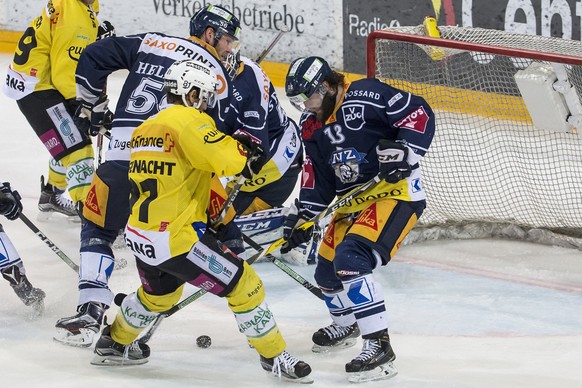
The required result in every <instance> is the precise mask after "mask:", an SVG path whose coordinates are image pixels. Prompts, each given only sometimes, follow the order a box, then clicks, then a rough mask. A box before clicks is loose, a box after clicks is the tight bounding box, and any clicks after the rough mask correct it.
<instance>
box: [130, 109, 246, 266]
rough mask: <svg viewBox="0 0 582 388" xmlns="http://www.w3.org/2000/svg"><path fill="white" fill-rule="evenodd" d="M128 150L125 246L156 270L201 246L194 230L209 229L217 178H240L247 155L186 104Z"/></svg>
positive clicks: (147, 126)
mask: <svg viewBox="0 0 582 388" xmlns="http://www.w3.org/2000/svg"><path fill="white" fill-rule="evenodd" d="M130 150H131V157H130V161H129V179H130V182H131V187H132V188H131V198H130V203H131V206H132V209H131V215H130V217H129V221H128V225H127V227H126V234H125V235H126V242H127V244H128V246H129V248H130V249H132V251H133V252H134V253H135V254H136V256H138V257H139V258H140V259H142V260H144V261H145V262H147V263H148V264H151V265H155V264H159V263H161V262H163V261H165V260H167V259H169V258H171V257H174V256H177V255H179V254H182V253H185V252H187V251H189V250H190V248H191V247H192V245H193V244H194V243H195V242H196V241H198V236H197V233H196V231H195V229H194V226H195V224H196V223H198V225H200V226H203V225H205V224H206V221H207V215H206V210H207V208H208V205H209V202H210V182H211V179H212V175H213V173H214V174H217V175H218V176H231V175H235V174H238V173H239V172H240V171H241V170H242V169H243V167H244V166H245V164H246V160H247V157H246V152H245V151H244V149H243V148H242V147H241V146H240V144H239V143H238V142H237V141H236V140H234V139H233V138H231V137H230V136H227V135H225V134H223V133H222V132H220V131H219V130H218V129H217V128H216V125H215V123H214V120H213V119H212V118H211V117H210V116H209V115H207V114H206V113H202V112H199V111H198V110H196V109H194V108H189V107H185V106H183V105H171V106H169V107H168V108H166V109H164V110H162V111H160V112H159V113H158V114H157V115H156V116H154V117H151V118H149V119H148V120H146V121H145V122H144V123H143V124H141V125H140V126H139V127H137V128H136V129H135V130H134V132H133V134H132V137H131V143H130Z"/></svg>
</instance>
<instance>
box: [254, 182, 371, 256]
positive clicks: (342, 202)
mask: <svg viewBox="0 0 582 388" xmlns="http://www.w3.org/2000/svg"><path fill="white" fill-rule="evenodd" d="M381 180H382V178H380V174H378V175H376V176H375V177H374V178H372V179H370V180H369V181H367V182H366V183H364V184H362V185H361V186H358V187H356V188H354V189H353V190H352V191H350V192H348V193H347V194H346V195H344V196H343V197H342V198H340V199H338V200H337V201H335V202H334V203H333V204H332V205H330V206H328V207H327V209H325V210H323V211H322V212H320V213H319V214H318V215H316V216H315V217H313V218H312V219H311V220H309V221H307V222H305V223H303V224H301V225H300V226H298V227H297V229H298V230H305V229H308V228H310V227H311V226H313V225H314V224H317V223H319V221H321V220H323V219H324V218H325V217H327V216H328V215H330V214H332V213H334V212H335V211H336V210H337V209H339V208H340V207H343V206H345V205H346V203H348V202H350V201H351V200H352V199H354V197H357V196H358V195H360V194H362V193H363V192H364V191H366V190H368V189H369V188H371V187H372V186H375V185H376V184H377V183H378V182H380V181H381ZM286 242H287V240H285V239H284V238H283V237H281V238H280V239H278V240H277V241H275V242H273V243H272V244H271V245H270V246H269V247H268V248H267V249H264V250H263V251H260V252H257V253H256V254H255V255H253V256H251V257H250V258H249V260H251V259H252V260H253V261H256V260H259V259H260V258H262V257H264V256H266V255H268V254H270V253H271V252H273V251H274V250H275V249H277V248H279V247H281V246H282V245H284V244H285V243H286Z"/></svg>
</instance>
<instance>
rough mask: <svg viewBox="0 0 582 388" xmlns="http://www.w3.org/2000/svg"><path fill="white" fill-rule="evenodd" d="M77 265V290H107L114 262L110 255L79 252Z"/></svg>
mask: <svg viewBox="0 0 582 388" xmlns="http://www.w3.org/2000/svg"><path fill="white" fill-rule="evenodd" d="M80 256H81V262H80V265H79V289H83V288H107V285H108V283H109V277H111V273H112V272H113V267H114V265H115V260H114V259H113V257H112V256H111V255H108V254H105V253H99V252H93V251H91V252H89V251H85V252H81V255H80Z"/></svg>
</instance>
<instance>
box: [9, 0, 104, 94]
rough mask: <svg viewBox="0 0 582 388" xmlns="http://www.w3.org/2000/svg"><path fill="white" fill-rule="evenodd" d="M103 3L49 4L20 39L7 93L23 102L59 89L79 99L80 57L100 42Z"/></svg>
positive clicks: (71, 0) (67, 0)
mask: <svg viewBox="0 0 582 388" xmlns="http://www.w3.org/2000/svg"><path fill="white" fill-rule="evenodd" d="M98 12H99V1H98V0H96V1H95V3H93V5H92V6H91V5H85V4H84V3H83V2H82V1H80V0H49V1H48V3H47V5H46V7H45V8H44V10H43V12H42V14H41V15H40V16H39V17H37V18H36V19H34V20H33V21H32V22H31V23H30V25H29V26H28V28H27V29H26V31H24V34H23V35H22V37H21V38H20V41H19V42H18V45H17V46H16V51H15V53H14V60H13V62H12V64H11V65H10V66H9V68H8V74H7V76H8V78H7V79H6V83H5V85H4V92H5V94H6V95H7V96H8V97H11V98H13V99H16V100H19V99H21V98H23V97H26V96H27V95H29V94H30V93H32V92H35V91H40V90H49V89H56V90H58V91H59V92H60V93H61V94H62V95H63V96H64V97H65V98H66V99H69V98H74V97H75V93H76V90H75V69H76V68H77V61H78V60H79V56H80V55H81V53H82V52H83V50H84V49H85V47H87V45H89V44H90V43H93V42H95V40H96V38H97V29H98V26H99V23H98V22H97V13H98Z"/></svg>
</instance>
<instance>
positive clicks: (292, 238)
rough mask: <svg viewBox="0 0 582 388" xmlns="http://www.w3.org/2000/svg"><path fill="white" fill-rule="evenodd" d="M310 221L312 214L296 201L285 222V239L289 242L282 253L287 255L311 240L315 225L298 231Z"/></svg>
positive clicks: (282, 249)
mask: <svg viewBox="0 0 582 388" xmlns="http://www.w3.org/2000/svg"><path fill="white" fill-rule="evenodd" d="M310 219H311V217H310V214H309V213H308V212H307V211H306V210H304V209H301V204H300V203H299V200H298V199H296V200H295V202H294V203H293V204H292V205H291V208H290V209H289V213H288V214H287V218H285V221H284V222H283V238H284V239H285V240H287V242H286V243H285V244H284V245H283V246H282V247H281V253H283V254H285V253H287V252H289V251H290V250H291V249H293V248H295V247H297V246H299V245H301V244H303V243H306V242H308V241H309V240H311V235H312V234H313V225H312V226H310V227H309V228H307V229H305V230H303V229H297V228H298V227H299V226H301V225H302V224H304V223H305V222H306V221H309V220H310Z"/></svg>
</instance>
